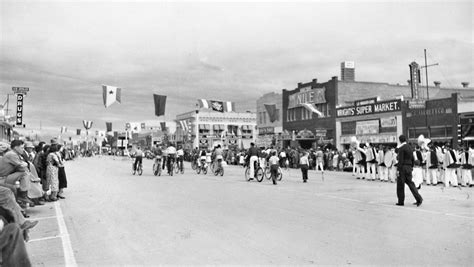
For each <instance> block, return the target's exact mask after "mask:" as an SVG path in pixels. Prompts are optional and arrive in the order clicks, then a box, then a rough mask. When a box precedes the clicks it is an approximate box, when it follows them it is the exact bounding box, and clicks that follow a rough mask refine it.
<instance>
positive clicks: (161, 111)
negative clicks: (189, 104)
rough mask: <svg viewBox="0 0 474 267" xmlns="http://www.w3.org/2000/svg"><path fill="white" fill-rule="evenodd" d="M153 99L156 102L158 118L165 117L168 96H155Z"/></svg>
mask: <svg viewBox="0 0 474 267" xmlns="http://www.w3.org/2000/svg"><path fill="white" fill-rule="evenodd" d="M153 99H154V100H155V115H156V116H158V117H159V116H161V115H165V107H166V96H165V95H156V94H153Z"/></svg>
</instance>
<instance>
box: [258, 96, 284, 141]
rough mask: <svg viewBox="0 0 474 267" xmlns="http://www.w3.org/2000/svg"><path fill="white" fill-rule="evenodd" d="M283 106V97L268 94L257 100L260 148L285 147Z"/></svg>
mask: <svg viewBox="0 0 474 267" xmlns="http://www.w3.org/2000/svg"><path fill="white" fill-rule="evenodd" d="M282 119H283V104H282V95H281V94H278V93H274V92H272V93H268V94H265V95H263V96H262V97H260V98H259V99H258V100H257V138H256V145H257V146H258V147H271V146H273V147H277V148H281V147H282V145H283V143H282V142H283V139H282V133H283V120H282Z"/></svg>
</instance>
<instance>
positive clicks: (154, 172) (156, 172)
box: [153, 163, 158, 176]
mask: <svg viewBox="0 0 474 267" xmlns="http://www.w3.org/2000/svg"><path fill="white" fill-rule="evenodd" d="M153 174H154V175H155V176H157V175H158V168H156V163H153Z"/></svg>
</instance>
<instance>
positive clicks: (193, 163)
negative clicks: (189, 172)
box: [191, 160, 197, 170]
mask: <svg viewBox="0 0 474 267" xmlns="http://www.w3.org/2000/svg"><path fill="white" fill-rule="evenodd" d="M196 168H197V163H196V161H195V160H193V161H192V162H191V169H193V170H195V169H196Z"/></svg>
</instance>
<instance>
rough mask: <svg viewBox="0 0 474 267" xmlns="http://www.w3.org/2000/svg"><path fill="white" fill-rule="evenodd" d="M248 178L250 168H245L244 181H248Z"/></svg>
mask: <svg viewBox="0 0 474 267" xmlns="http://www.w3.org/2000/svg"><path fill="white" fill-rule="evenodd" d="M249 179H250V168H248V167H247V168H245V181H249Z"/></svg>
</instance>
